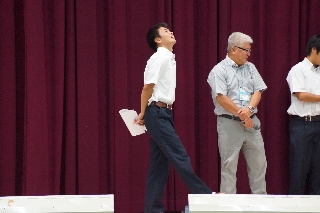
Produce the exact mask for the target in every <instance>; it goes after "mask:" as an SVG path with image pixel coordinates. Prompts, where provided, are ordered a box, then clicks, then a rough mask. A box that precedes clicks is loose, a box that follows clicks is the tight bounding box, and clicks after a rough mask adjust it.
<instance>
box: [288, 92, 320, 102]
mask: <svg viewBox="0 0 320 213" xmlns="http://www.w3.org/2000/svg"><path fill="white" fill-rule="evenodd" d="M293 94H294V95H296V96H297V98H298V100H299V101H304V102H320V95H315V94H312V93H308V92H295V93H293Z"/></svg>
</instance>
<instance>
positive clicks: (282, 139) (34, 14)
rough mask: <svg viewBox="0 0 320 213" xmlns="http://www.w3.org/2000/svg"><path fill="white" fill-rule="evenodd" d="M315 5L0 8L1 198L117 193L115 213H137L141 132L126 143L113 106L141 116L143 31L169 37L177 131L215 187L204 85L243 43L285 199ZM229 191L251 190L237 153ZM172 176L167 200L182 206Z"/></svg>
mask: <svg viewBox="0 0 320 213" xmlns="http://www.w3.org/2000/svg"><path fill="white" fill-rule="evenodd" d="M319 9H320V6H319V4H318V1H317V0H309V1H302V0H300V1H299V0H277V1H268V0H261V1H255V0H244V1H232V0H202V1H189V0H188V1H185V0H161V1H160V0H159V1H154V0H137V1H126V0H104V1H103V0H90V1H87V0H58V1H45V0H42V1H41V0H24V1H20V0H3V1H0V23H1V24H0V152H1V154H0V196H14V195H16V196H18V195H59V194H62V195H63V194H115V212H141V211H142V210H143V200H144V190H145V180H146V175H147V168H148V157H149V144H148V140H149V136H148V134H144V135H141V136H137V137H132V136H130V134H129V132H128V131H127V129H126V127H125V125H124V123H123V121H122V120H121V117H120V116H119V113H118V112H119V110H120V109H123V108H127V109H135V110H137V111H139V109H140V93H141V89H142V86H143V71H144V68H145V64H146V61H147V60H148V58H149V57H150V55H151V54H152V50H151V49H149V47H148V46H147V44H146V41H145V40H146V39H145V35H146V31H147V30H148V28H149V27H150V26H152V25H153V24H155V23H158V22H167V23H168V24H169V26H170V28H171V30H173V32H174V34H175V37H176V39H177V44H176V45H175V47H174V53H175V54H176V60H177V90H176V102H175V104H174V119H175V124H176V130H177V132H178V134H179V136H180V138H181V140H182V142H183V144H184V145H185V147H186V149H187V151H188V153H189V155H190V157H191V160H192V163H193V166H194V169H195V171H196V173H197V174H198V175H199V176H200V177H201V178H202V179H203V180H204V181H205V182H206V183H207V184H208V185H209V186H210V187H211V188H212V190H213V191H218V190H219V181H220V180H219V178H220V174H219V173H220V170H219V164H220V162H219V152H218V148H217V133H216V116H215V115H214V113H213V103H212V99H211V95H210V88H209V86H208V84H207V82H206V79H207V76H208V73H209V72H210V70H211V69H212V67H213V66H214V65H215V64H217V63H218V62H219V61H220V60H222V59H223V58H224V57H225V55H226V46H227V38H228V36H229V35H230V34H231V33H232V32H234V31H240V32H243V33H246V34H248V35H250V36H252V38H253V40H254V43H253V45H252V54H251V57H250V59H249V60H250V61H251V62H253V63H254V64H255V65H256V66H257V68H258V70H259V71H260V73H261V75H262V77H263V79H264V80H265V82H266V84H267V86H268V89H267V90H266V92H265V93H264V94H263V96H262V101H261V103H260V105H259V112H258V115H259V118H260V119H261V122H262V130H261V131H262V134H263V136H264V141H265V148H266V155H267V161H268V169H267V191H268V193H270V194H287V190H288V178H289V175H288V157H289V153H288V148H289V147H288V144H289V134H288V122H289V116H288V115H287V113H286V110H287V108H288V106H289V104H290V94H289V89H288V86H287V83H286V80H285V78H286V76H287V73H288V71H289V70H290V68H291V67H292V66H293V65H294V64H296V63H297V62H298V61H301V60H302V59H303V58H304V52H305V46H306V43H307V41H308V39H309V38H310V37H311V36H312V35H314V34H316V33H319V29H320V23H319V21H318V18H317V17H318V11H319ZM237 176H238V182H237V187H238V193H250V189H249V186H248V178H247V172H246V165H245V161H244V159H243V157H242V156H241V157H240V161H239V166H238V174H237ZM187 194H188V190H187V189H186V187H185V186H184V184H183V182H182V181H181V179H180V178H179V177H178V175H177V174H176V173H175V172H174V170H172V171H171V173H170V176H169V181H168V184H167V189H166V193H165V198H164V203H165V205H166V209H167V210H170V211H181V210H183V209H184V206H185V205H186V204H187Z"/></svg>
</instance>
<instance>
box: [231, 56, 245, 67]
mask: <svg viewBox="0 0 320 213" xmlns="http://www.w3.org/2000/svg"><path fill="white" fill-rule="evenodd" d="M226 61H227V63H228V65H230V66H231V67H237V68H239V67H242V66H245V65H247V63H248V62H246V63H245V64H244V65H241V66H239V65H238V64H237V63H236V62H234V61H233V60H232V59H231V58H230V57H229V56H228V55H227V56H226Z"/></svg>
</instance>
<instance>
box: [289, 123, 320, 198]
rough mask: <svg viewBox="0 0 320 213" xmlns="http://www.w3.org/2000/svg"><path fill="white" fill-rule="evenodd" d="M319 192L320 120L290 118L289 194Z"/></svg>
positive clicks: (314, 193)
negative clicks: (306, 186)
mask: <svg viewBox="0 0 320 213" xmlns="http://www.w3.org/2000/svg"><path fill="white" fill-rule="evenodd" d="M307 178H308V180H309V193H310V194H311V195H316V194H318V193H319V192H320V122H308V121H304V120H298V119H294V118H293V119H292V120H291V122H290V189H289V194H290V195H303V194H305V185H306V181H307Z"/></svg>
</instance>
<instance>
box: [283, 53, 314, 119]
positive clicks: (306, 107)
mask: <svg viewBox="0 0 320 213" xmlns="http://www.w3.org/2000/svg"><path fill="white" fill-rule="evenodd" d="M287 82H288V84H289V88H290V92H291V105H290V107H289V109H288V110H287V112H288V113H289V114H290V115H299V116H301V117H303V116H308V115H312V116H314V115H320V102H315V103H313V102H304V101H299V100H298V98H297V96H296V95H294V94H293V93H294V92H308V93H312V94H315V95H320V68H319V67H318V68H315V67H314V66H313V64H312V63H311V62H310V61H309V60H308V59H307V58H304V60H303V61H301V62H299V63H298V64H296V65H295V66H293V67H292V68H291V70H290V71H289V73H288V76H287Z"/></svg>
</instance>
